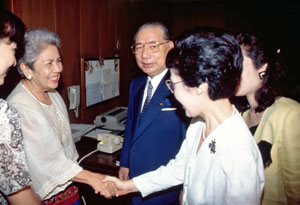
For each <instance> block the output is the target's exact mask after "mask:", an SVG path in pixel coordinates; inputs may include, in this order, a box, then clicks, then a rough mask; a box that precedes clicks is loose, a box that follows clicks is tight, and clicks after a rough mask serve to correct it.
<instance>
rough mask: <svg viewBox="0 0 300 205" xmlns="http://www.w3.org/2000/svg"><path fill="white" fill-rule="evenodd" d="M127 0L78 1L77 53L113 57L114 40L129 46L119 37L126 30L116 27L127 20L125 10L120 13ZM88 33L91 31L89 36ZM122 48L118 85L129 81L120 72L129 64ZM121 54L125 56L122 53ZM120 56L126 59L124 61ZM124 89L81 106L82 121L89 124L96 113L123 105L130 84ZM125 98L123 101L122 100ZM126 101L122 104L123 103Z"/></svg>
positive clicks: (126, 69)
mask: <svg viewBox="0 0 300 205" xmlns="http://www.w3.org/2000/svg"><path fill="white" fill-rule="evenodd" d="M127 4H128V3H127V0H126V1H124V0H122V1H120V0H110V1H106V0H98V1H93V0H89V1H83V0H82V1H81V3H80V10H81V11H80V14H81V16H80V25H81V28H80V42H81V43H80V55H81V57H83V58H88V57H89V58H96V57H104V58H107V57H114V56H115V50H116V49H115V47H116V44H117V41H118V40H119V41H120V43H121V44H122V45H123V44H124V45H127V46H126V47H128V43H127V41H128V39H127V38H122V39H121V36H124V35H125V36H126V31H127V30H125V32H124V30H118V28H119V25H124V24H125V25H126V24H127V22H126V20H127V16H126V15H127V12H124V11H123V12H119V11H120V9H119V8H120V7H121V8H127V7H126V5H127ZM90 33H92V34H91V35H90ZM126 47H124V48H123V47H122V48H121V51H120V54H121V55H120V58H121V68H120V70H121V71H120V72H121V75H120V79H121V80H120V81H121V82H120V84H123V85H124V83H123V82H126V83H127V82H128V81H129V80H128V79H127V76H123V73H127V72H128V66H127V64H128V63H127V62H126V59H128V58H127V57H126V56H128V53H125V52H122V49H126ZM123 53H124V56H123V55H122V54H123ZM123 59H124V60H125V61H123ZM121 87H127V89H126V91H127V92H124V91H123V90H124V89H122V90H121V92H120V96H119V97H116V98H113V99H110V100H107V101H105V102H102V103H100V104H96V105H93V106H90V107H88V108H87V109H83V108H81V113H82V115H81V121H82V122H87V123H92V122H93V120H94V119H95V116H96V115H97V114H100V113H103V112H105V111H107V110H109V109H112V108H114V107H116V106H120V105H123V106H124V105H126V104H127V100H128V97H127V96H128V87H129V84H126V86H121ZM122 99H124V100H122ZM125 101H126V104H124V103H122V102H125Z"/></svg>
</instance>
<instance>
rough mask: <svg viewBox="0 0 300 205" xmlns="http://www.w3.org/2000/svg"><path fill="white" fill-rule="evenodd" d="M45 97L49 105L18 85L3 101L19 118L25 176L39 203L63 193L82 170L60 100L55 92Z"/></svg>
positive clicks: (66, 116) (66, 115)
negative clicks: (10, 105)
mask: <svg viewBox="0 0 300 205" xmlns="http://www.w3.org/2000/svg"><path fill="white" fill-rule="evenodd" d="M49 96H50V98H51V101H52V105H50V106H48V105H45V104H41V103H40V102H39V101H38V100H37V99H36V98H35V97H34V96H33V95H32V94H31V93H30V92H29V91H28V90H27V89H26V88H25V87H24V85H23V84H22V83H21V82H20V83H19V84H18V85H17V86H16V88H15V89H14V90H13V92H12V93H11V94H10V95H9V96H8V98H7V100H8V101H9V102H10V103H11V104H12V105H13V106H14V107H15V108H16V109H17V111H18V113H19V115H20V117H21V121H22V131H23V135H24V149H25V154H26V158H27V161H28V167H29V173H30V175H31V177H32V182H33V188H34V190H35V192H36V193H37V194H38V195H39V196H40V197H41V199H42V200H45V199H48V198H50V197H51V196H53V195H55V194H57V193H58V192H60V191H63V190H64V189H65V188H66V187H67V186H68V185H69V184H70V183H71V179H72V178H73V177H74V176H76V175H77V174H78V173H79V172H80V171H81V170H82V168H81V167H80V166H79V165H78V164H77V161H76V160H77V158H78V153H77V150H76V148H75V145H74V142H73V139H72V134H71V129H70V124H69V118H68V113H67V109H66V106H65V104H64V101H63V99H62V98H61V96H60V95H59V94H58V93H57V92H56V91H53V92H49ZM51 112H52V114H50V113H51ZM54 112H55V113H54Z"/></svg>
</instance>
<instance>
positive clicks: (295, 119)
mask: <svg viewBox="0 0 300 205" xmlns="http://www.w3.org/2000/svg"><path fill="white" fill-rule="evenodd" d="M248 113H249V110H248V111H246V112H245V113H244V114H243V117H244V119H246V117H247V115H248ZM254 138H255V141H256V143H258V142H260V141H261V140H265V141H267V142H269V143H271V144H272V145H273V146H272V149H271V158H272V163H271V164H270V166H268V167H266V168H265V180H266V181H265V188H264V195H263V199H262V204H263V205H266V204H272V205H276V204H300V104H299V103H298V102H296V101H294V100H291V99H289V98H285V97H281V98H278V99H277V100H276V101H275V102H274V104H273V105H272V106H270V107H268V108H267V109H266V110H265V111H264V113H263V116H262V119H261V121H260V123H259V125H258V127H257V130H256V132H255V135H254Z"/></svg>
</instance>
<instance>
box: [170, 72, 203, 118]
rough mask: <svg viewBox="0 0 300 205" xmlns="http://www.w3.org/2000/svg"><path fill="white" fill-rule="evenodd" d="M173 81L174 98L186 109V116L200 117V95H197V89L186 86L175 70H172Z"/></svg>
mask: <svg viewBox="0 0 300 205" xmlns="http://www.w3.org/2000/svg"><path fill="white" fill-rule="evenodd" d="M171 81H172V83H173V86H174V96H175V98H176V99H177V100H178V102H180V103H181V105H182V107H183V108H184V109H185V114H186V116H188V117H196V116H199V110H198V109H199V95H198V94H197V88H191V87H188V86H186V85H185V84H184V82H183V81H182V78H181V77H180V76H179V75H178V73H177V71H176V70H175V69H171Z"/></svg>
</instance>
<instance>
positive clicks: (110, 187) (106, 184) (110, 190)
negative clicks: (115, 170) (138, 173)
mask: <svg viewBox="0 0 300 205" xmlns="http://www.w3.org/2000/svg"><path fill="white" fill-rule="evenodd" d="M93 188H94V189H95V190H101V191H95V193H96V194H98V193H99V194H101V195H102V196H104V197H105V198H108V199H110V198H112V197H118V196H122V195H126V194H129V193H131V192H138V191H139V190H138V189H137V187H136V186H135V184H134V182H133V180H132V179H131V180H124V181H122V180H120V179H118V178H116V177H113V176H105V177H104V178H103V179H102V183H101V185H100V187H94V186H93Z"/></svg>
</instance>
